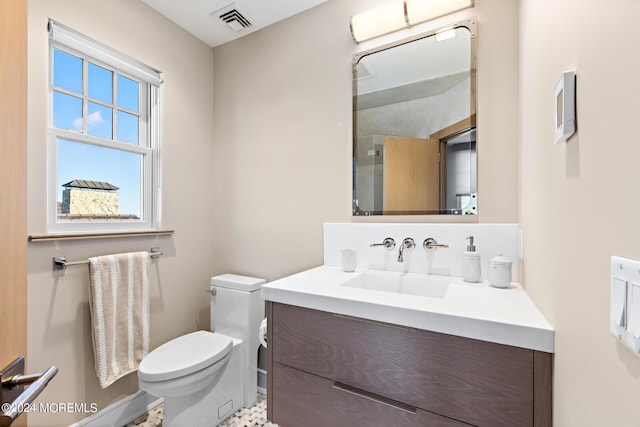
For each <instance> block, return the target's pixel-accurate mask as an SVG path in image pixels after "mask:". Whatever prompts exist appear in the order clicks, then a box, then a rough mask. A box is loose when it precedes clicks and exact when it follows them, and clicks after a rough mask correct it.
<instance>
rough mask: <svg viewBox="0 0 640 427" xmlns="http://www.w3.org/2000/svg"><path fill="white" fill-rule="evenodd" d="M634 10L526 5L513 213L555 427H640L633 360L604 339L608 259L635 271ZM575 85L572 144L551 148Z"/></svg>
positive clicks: (639, 83)
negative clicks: (559, 88) (549, 340)
mask: <svg viewBox="0 0 640 427" xmlns="http://www.w3.org/2000/svg"><path fill="white" fill-rule="evenodd" d="M639 14H640V3H639V2H636V1H630V0H615V1H609V0H523V1H522V5H521V10H520V21H521V40H520V91H521V92H520V93H521V108H520V123H521V129H520V140H521V156H520V171H521V173H520V174H521V186H520V191H521V205H520V212H521V214H520V219H521V224H522V226H523V228H524V236H525V238H524V242H525V247H524V255H525V266H524V271H525V274H524V278H525V284H526V288H527V291H528V292H529V293H530V294H531V296H532V297H533V298H534V300H535V301H536V303H537V304H538V306H539V307H540V308H541V310H542V311H543V313H544V314H545V316H546V317H547V319H548V320H549V321H550V322H551V324H553V325H554V327H555V328H556V357H555V363H556V365H555V377H554V386H555V399H554V411H555V425H556V426H562V427H565V426H566V427H571V426H576V427H582V426H616V427H625V426H629V427H631V426H637V425H638V420H639V419H640V407H639V406H638V397H639V396H640V359H638V358H637V357H636V356H634V355H633V354H631V352H629V351H628V350H626V349H625V348H623V347H622V346H620V345H619V344H617V342H616V340H615V339H614V338H613V337H612V336H611V335H610V334H609V257H610V256H611V255H618V256H623V257H628V258H634V259H640V245H639V244H638V239H637V234H638V233H637V226H638V221H637V218H638V211H639V209H640V199H639V198H638V190H637V185H638V182H640V169H639V168H638V166H637V165H638V159H639V158H640V144H638V141H637V137H636V136H635V135H634V133H635V132H634V131H633V125H634V124H635V123H636V121H637V119H638V111H640V100H639V99H640V98H638V96H637V94H638V93H640V79H638V76H637V70H638V69H639V68H640V58H639V57H638V55H636V54H635V49H634V46H635V45H636V43H637V40H638V39H639V38H640V29H639V27H638V25H637V22H636V17H637V16H638V15H639ZM566 70H575V71H576V74H577V114H578V133H577V134H576V135H575V136H574V137H573V138H572V139H570V141H569V142H568V143H566V144H565V143H561V144H556V145H554V144H553V140H554V134H553V132H554V87H555V85H556V82H557V80H558V78H559V77H560V74H561V73H562V72H563V71H566Z"/></svg>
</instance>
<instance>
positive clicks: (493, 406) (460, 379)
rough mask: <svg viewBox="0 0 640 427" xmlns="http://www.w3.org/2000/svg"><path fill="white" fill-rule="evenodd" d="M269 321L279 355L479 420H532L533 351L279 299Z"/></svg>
mask: <svg viewBox="0 0 640 427" xmlns="http://www.w3.org/2000/svg"><path fill="white" fill-rule="evenodd" d="M270 322H271V323H270V325H272V326H270V327H272V328H273V331H272V333H273V335H272V339H273V348H272V352H273V353H272V357H273V361H274V362H278V363H280V364H283V365H287V366H290V367H293V368H297V369H299V370H302V371H306V372H309V373H312V374H314V375H317V376H320V377H324V378H327V379H329V380H332V381H336V382H338V383H341V384H346V385H348V386H352V387H355V388H357V389H361V390H364V391H367V392H370V393H373V394H376V395H379V396H384V397H386V398H389V399H392V400H394V401H398V402H404V403H406V404H409V405H411V406H415V407H417V408H422V409H425V410H427V411H430V412H434V413H437V414H441V415H444V416H446V417H450V418H454V419H458V420H462V421H465V422H467V423H469V424H473V425H478V426H491V427H500V426H505V427H513V426H518V427H526V426H531V425H532V423H533V351H532V350H527V349H522V348H516V347H510V346H504V345H500V344H493V343H488V342H484V341H478V340H473V339H468V338H462V337H456V336H451V335H445V334H439V333H434V332H429V331H422V330H415V329H410V328H405V327H399V326H394V325H387V324H381V323H377V322H372V321H368V320H364V319H356V318H348V317H344V316H339V315H334V314H331V313H326V312H321V311H316V310H310V309H305V308H301V307H294V306H289V305H284V304H277V303H274V304H273V311H272V319H271V320H270ZM269 345H270V346H271V343H269ZM276 390H278V393H280V392H281V391H282V389H279V388H277V389H276ZM285 425H286V424H285Z"/></svg>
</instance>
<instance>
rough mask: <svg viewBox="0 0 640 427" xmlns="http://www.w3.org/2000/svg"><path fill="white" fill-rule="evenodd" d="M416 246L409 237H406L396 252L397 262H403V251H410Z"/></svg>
mask: <svg viewBox="0 0 640 427" xmlns="http://www.w3.org/2000/svg"><path fill="white" fill-rule="evenodd" d="M415 246H416V244H415V242H414V241H413V239H412V238H411V237H407V238H406V239H404V240H403V241H402V245H400V249H399V250H398V262H404V250H405V249H406V250H408V251H410V250H411V249H413V248H415Z"/></svg>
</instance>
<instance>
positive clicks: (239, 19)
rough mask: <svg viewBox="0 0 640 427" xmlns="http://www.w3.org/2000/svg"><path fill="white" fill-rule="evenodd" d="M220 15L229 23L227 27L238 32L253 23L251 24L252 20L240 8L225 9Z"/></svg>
mask: <svg viewBox="0 0 640 427" xmlns="http://www.w3.org/2000/svg"><path fill="white" fill-rule="evenodd" d="M218 16H219V18H220V19H221V20H222V21H223V22H224V23H225V24H226V25H227V27H229V28H231V29H232V30H233V31H236V32H238V31H242V30H245V29H247V28H249V27H251V26H252V25H253V24H251V21H249V20H248V19H247V18H246V17H245V16H244V15H243V14H242V13H240V11H238V9H235V8H234V9H230V10H225V11H224V12H222V13H220V14H219V15H218Z"/></svg>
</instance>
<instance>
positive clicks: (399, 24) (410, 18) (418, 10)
mask: <svg viewBox="0 0 640 427" xmlns="http://www.w3.org/2000/svg"><path fill="white" fill-rule="evenodd" d="M474 2H475V0H404V1H394V2H392V3H387V4H385V5H382V6H380V7H377V8H375V9H371V10H368V11H366V12H363V13H359V14H357V15H354V16H352V17H351V34H352V35H353V39H354V40H355V41H356V42H357V43H360V42H362V41H365V40H369V39H372V38H374V37H378V36H382V35H384V34H389V33H392V32H394V31H398V30H401V29H403V28H408V27H411V26H413V25H416V24H420V23H422V22H425V21H429V20H431V19H435V18H438V17H440V16H444V15H447V14H449V13H453V12H457V11H459V10H462V9H466V8H468V7H472V6H473V5H474Z"/></svg>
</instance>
